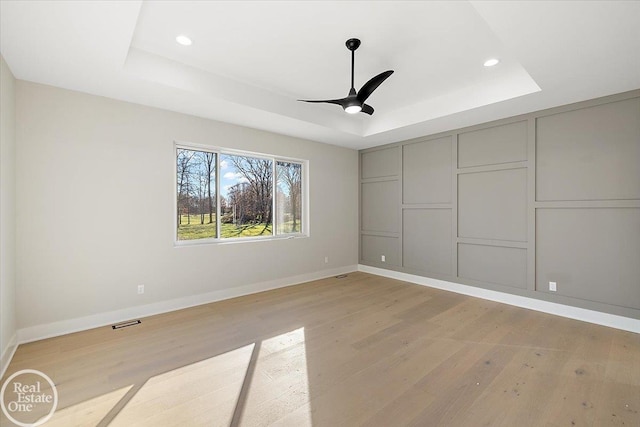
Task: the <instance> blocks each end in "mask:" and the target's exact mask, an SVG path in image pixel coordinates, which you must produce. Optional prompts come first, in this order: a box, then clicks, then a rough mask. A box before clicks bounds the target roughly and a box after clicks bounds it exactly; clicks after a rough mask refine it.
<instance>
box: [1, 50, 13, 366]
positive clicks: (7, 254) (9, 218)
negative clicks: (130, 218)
mask: <svg viewBox="0 0 640 427" xmlns="http://www.w3.org/2000/svg"><path fill="white" fill-rule="evenodd" d="M15 121H16V120H15V79H14V78H13V74H11V70H9V67H8V66H7V63H6V62H5V61H4V58H2V56H0V371H1V370H2V368H3V367H4V366H5V364H6V363H7V362H8V357H9V354H10V353H11V351H12V348H11V346H10V344H11V340H12V338H13V337H14V335H15V333H16V328H17V327H16V309H15V308H16V298H15V291H16V289H15V288H16V283H15V252H16V233H15V204H16V170H15V159H16V139H15V127H16V123H15ZM0 375H1V372H0Z"/></svg>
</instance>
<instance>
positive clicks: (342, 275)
mask: <svg viewBox="0 0 640 427" xmlns="http://www.w3.org/2000/svg"><path fill="white" fill-rule="evenodd" d="M347 276H348V274H339V275H337V276H336V279H344V278H345V277H347Z"/></svg>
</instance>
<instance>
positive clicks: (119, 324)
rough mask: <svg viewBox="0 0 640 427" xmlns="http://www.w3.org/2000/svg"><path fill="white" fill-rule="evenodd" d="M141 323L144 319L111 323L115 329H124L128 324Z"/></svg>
mask: <svg viewBox="0 0 640 427" xmlns="http://www.w3.org/2000/svg"><path fill="white" fill-rule="evenodd" d="M140 323H142V321H140V320H129V321H128V322H122V323H116V324H115V325H111V328H113V329H122V328H126V327H128V326H135V325H139V324H140Z"/></svg>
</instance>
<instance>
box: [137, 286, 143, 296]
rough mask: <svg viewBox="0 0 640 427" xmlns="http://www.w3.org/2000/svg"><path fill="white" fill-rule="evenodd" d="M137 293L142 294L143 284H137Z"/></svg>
mask: <svg viewBox="0 0 640 427" xmlns="http://www.w3.org/2000/svg"><path fill="white" fill-rule="evenodd" d="M138 294H144V285H138Z"/></svg>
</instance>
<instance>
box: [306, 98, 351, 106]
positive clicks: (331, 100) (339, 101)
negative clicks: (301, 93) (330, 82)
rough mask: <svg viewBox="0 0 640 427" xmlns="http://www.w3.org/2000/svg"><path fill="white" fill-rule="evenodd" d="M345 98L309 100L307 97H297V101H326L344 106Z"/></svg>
mask: <svg viewBox="0 0 640 427" xmlns="http://www.w3.org/2000/svg"><path fill="white" fill-rule="evenodd" d="M346 100H347V98H342V99H323V100H318V101H316V100H309V99H298V101H302V102H315V103H318V102H326V103H327V104H337V105H340V106H342V107H343V108H344V103H345V102H346Z"/></svg>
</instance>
